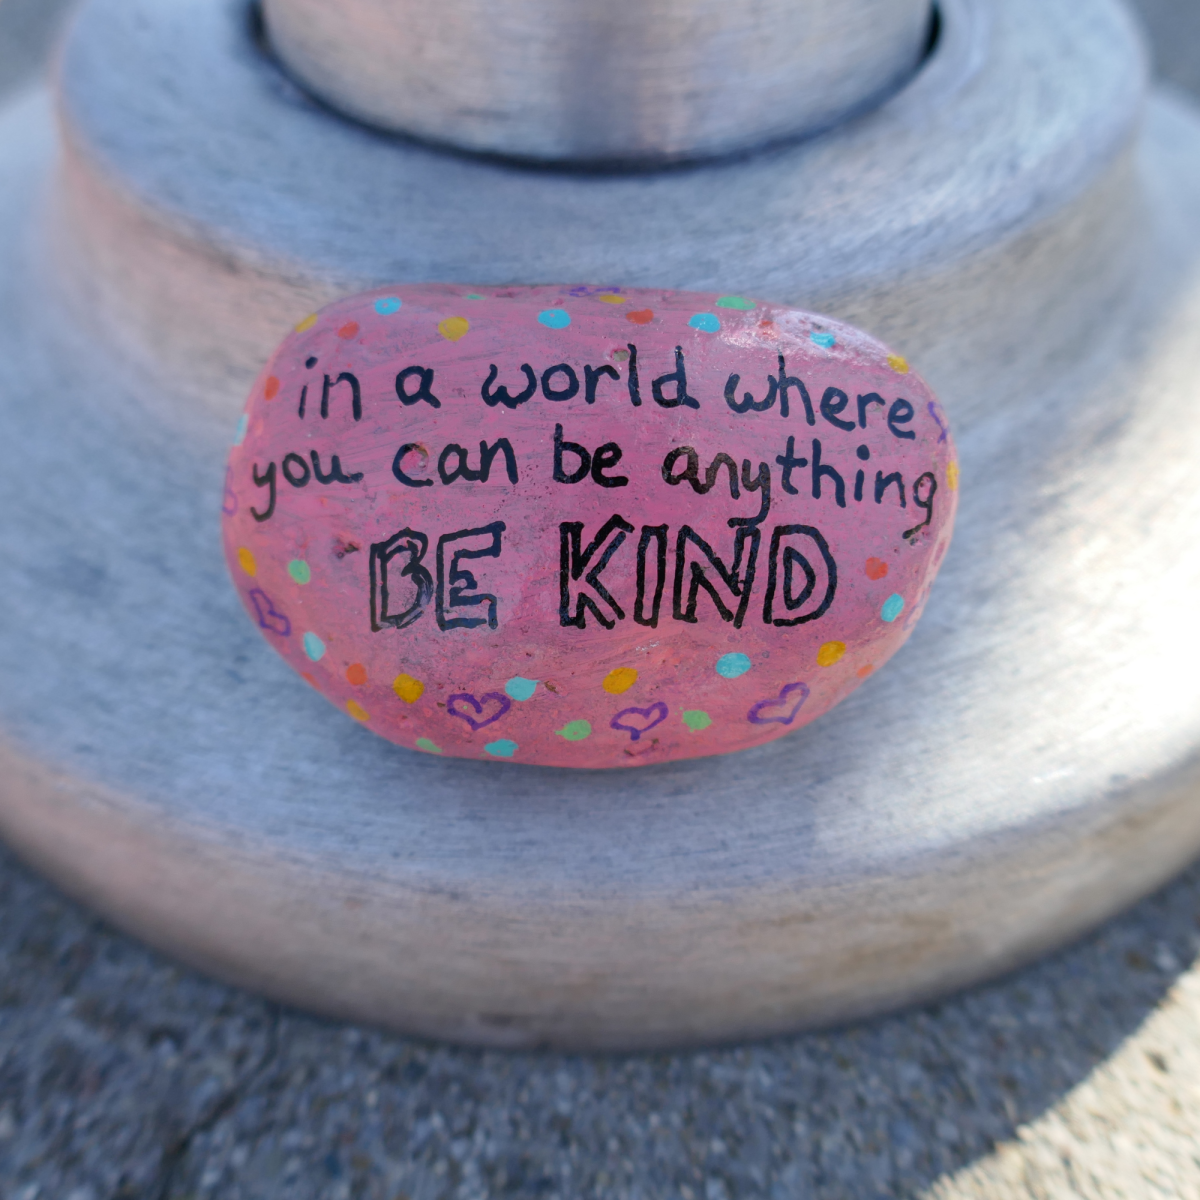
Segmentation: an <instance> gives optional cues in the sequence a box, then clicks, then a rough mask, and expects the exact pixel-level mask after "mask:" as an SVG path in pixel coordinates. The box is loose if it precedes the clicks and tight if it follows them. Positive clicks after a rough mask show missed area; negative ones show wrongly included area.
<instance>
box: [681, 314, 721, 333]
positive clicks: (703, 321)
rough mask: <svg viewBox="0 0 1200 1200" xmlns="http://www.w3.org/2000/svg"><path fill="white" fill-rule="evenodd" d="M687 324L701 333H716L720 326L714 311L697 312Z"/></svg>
mask: <svg viewBox="0 0 1200 1200" xmlns="http://www.w3.org/2000/svg"><path fill="white" fill-rule="evenodd" d="M688 324H689V325H690V326H691V327H692V328H693V329H699V330H700V331H701V332H702V333H716V332H717V330H718V329H720V328H721V322H720V321H718V320H717V317H716V314H715V313H697V314H696V315H695V316H694V317H693V318H692V319H691V320H690V321H689V322H688Z"/></svg>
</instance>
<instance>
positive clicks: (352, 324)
mask: <svg viewBox="0 0 1200 1200" xmlns="http://www.w3.org/2000/svg"><path fill="white" fill-rule="evenodd" d="M338 337H340V338H345V339H346V340H347V341H349V340H350V339H351V338H356V337H358V322H357V321H347V322H346V323H345V325H343V326H342V327H341V329H339V330H338Z"/></svg>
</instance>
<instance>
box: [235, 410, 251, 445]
mask: <svg viewBox="0 0 1200 1200" xmlns="http://www.w3.org/2000/svg"><path fill="white" fill-rule="evenodd" d="M249 428H250V417H249V416H248V415H247V414H246V413H242V415H241V419H240V420H239V421H238V423H237V429H235V430H234V432H233V444H234V445H235V446H240V445H241V444H242V443H243V442H244V441H245V440H246V430H247V429H249Z"/></svg>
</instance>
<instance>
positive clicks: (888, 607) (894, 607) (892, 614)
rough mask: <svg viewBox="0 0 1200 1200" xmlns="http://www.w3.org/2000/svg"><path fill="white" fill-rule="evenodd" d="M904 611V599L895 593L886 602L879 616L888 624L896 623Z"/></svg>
mask: <svg viewBox="0 0 1200 1200" xmlns="http://www.w3.org/2000/svg"><path fill="white" fill-rule="evenodd" d="M903 611H904V597H903V596H901V595H899V594H898V593H896V592H893V593H892V594H891V595H890V596H889V597H888V598H887V599H886V600H885V601H884V602H883V608H881V609H880V610H879V615H880V616H881V617H882V618H883V619H884V620H885V621H887V622H889V623H890V622H892V621H894V620H895V619H896V618H897V617H898V616H899V615H900V614H901V613H902V612H903Z"/></svg>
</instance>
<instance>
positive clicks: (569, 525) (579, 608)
mask: <svg viewBox="0 0 1200 1200" xmlns="http://www.w3.org/2000/svg"><path fill="white" fill-rule="evenodd" d="M558 532H559V572H558V620H559V624H561V625H563V626H574V627H575V628H576V629H585V628H587V614H588V613H589V612H590V613H591V614H592V616H594V617H595V618H596V620H597V621H598V622H599V623H600V624H601V625H602V626H603V627H604V628H605V629H612V628H613V627H614V626H615V625H616V623H617V622H618V621H623V620H624V619H625V610H624V609H623V608H622V607H621V606H620V604H618V603H617V601H616V600H615V599H613V597H612V595H611V593H610V592H609V591H608V589H607V588H606V587H605V586H604V584H602V583H601V582H600V575H601V573H602V572H603V570H604V568H605V567H607V566H608V564H609V560H610V559H611V558H612V556H613V555H614V554H616V552H617V551H618V550H619V549H620V548H621V545H622V544H623V543H624V541H625V538H626V537H627V536H628V535H629V534H631V533H632V532H633V526H632V525H630V524H629V522H628V521H626V520H625V519H624V518H623V517H621V516H619V515H617V514H616V513H614V514H613V515H612V516H611V517H609V519H608V520H607V521H605V523H604V524H603V525H602V526H601V528H600V532H599V533H598V534H596V536H595V537H594V538H593V539H592V540H591V542H590V544H589V545H588V547H587V549H586V550H584V549H581V547H582V545H583V522H582V521H563V522H562V524H560V525H559V527H558ZM602 548H603V552H601V549H602ZM597 554H599V555H600V556H599V558H597V559H596V562H595V564H594V565H593V566H592V567H591V568H590V569H588V564H589V563H591V562H592V559H593V558H594V557H595V556H596V555H597ZM585 570H586V571H587V574H586V575H584V571H585ZM580 576H583V580H584V582H585V583H586V584H587V585H588V586H589V587H590V588H591V589H592V591H594V592H595V593H596V595H597V596H599V597H600V599H601V601H603V603H604V604H606V605H607V606H608V608H609V609H610V611H611V612H612V614H613V615H612V616H611V617H606V616H605V615H604V613H603V612H601V611H600V606H599V605H598V604H597V603H596V601H595V600H593V599H592V598H591V596H588V595H586V594H585V593H584V592H583V591H580V592H579V594H578V595H577V596H576V597H575V613H574V615H572V613H571V584H572V583H578V582H579V579H580Z"/></svg>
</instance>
